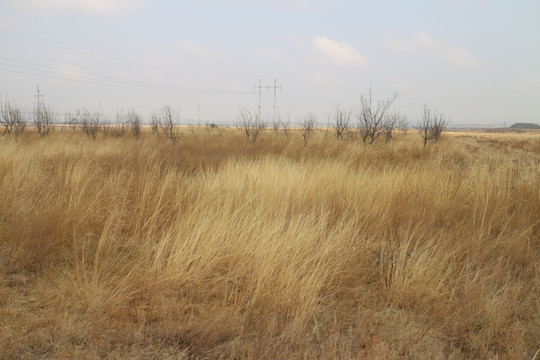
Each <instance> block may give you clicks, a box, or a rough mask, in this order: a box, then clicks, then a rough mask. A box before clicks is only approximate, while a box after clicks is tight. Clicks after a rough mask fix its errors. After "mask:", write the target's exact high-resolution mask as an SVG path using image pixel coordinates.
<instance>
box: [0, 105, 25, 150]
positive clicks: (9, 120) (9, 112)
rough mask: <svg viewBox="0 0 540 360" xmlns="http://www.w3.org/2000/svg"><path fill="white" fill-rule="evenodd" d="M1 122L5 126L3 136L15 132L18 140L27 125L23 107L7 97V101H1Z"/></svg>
mask: <svg viewBox="0 0 540 360" xmlns="http://www.w3.org/2000/svg"><path fill="white" fill-rule="evenodd" d="M0 124H1V125H2V127H4V131H3V133H2V138H3V137H4V135H6V134H8V135H9V134H11V133H12V132H13V134H14V136H15V141H16V142H17V141H18V139H19V137H20V136H21V135H22V133H23V132H24V128H25V127H26V119H25V117H24V115H23V112H22V111H21V109H20V108H19V107H18V106H17V105H15V103H10V102H8V101H7V99H6V101H5V102H3V103H2V102H0Z"/></svg>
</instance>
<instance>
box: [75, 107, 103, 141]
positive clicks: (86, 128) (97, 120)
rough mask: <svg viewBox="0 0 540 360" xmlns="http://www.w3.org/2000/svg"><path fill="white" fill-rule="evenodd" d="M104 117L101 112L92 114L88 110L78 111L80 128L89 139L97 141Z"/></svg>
mask: <svg viewBox="0 0 540 360" xmlns="http://www.w3.org/2000/svg"><path fill="white" fill-rule="evenodd" d="M102 117H103V116H102V115H101V113H100V112H99V111H95V112H91V111H89V110H86V109H81V110H77V118H78V123H79V126H80V127H81V130H82V132H83V133H85V134H86V136H87V137H88V138H89V139H92V140H96V137H97V134H98V133H99V130H100V128H101V123H102Z"/></svg>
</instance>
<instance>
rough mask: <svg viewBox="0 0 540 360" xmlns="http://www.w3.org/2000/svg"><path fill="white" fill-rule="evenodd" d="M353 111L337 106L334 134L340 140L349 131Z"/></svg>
mask: <svg viewBox="0 0 540 360" xmlns="http://www.w3.org/2000/svg"><path fill="white" fill-rule="evenodd" d="M351 115H352V112H351V111H350V110H343V109H341V107H340V106H339V105H337V106H336V112H335V114H334V124H333V126H334V135H335V136H336V139H338V140H340V139H342V138H343V135H345V134H346V133H347V132H349V126H350V121H351Z"/></svg>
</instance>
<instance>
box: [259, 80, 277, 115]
mask: <svg viewBox="0 0 540 360" xmlns="http://www.w3.org/2000/svg"><path fill="white" fill-rule="evenodd" d="M255 87H258V88H259V120H258V121H259V123H260V122H261V96H262V95H261V94H262V89H274V123H275V122H276V112H277V103H276V95H277V91H276V90H277V88H281V86H277V79H274V86H263V85H262V80H261V79H259V86H257V85H255Z"/></svg>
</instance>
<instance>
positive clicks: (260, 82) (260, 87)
mask: <svg viewBox="0 0 540 360" xmlns="http://www.w3.org/2000/svg"><path fill="white" fill-rule="evenodd" d="M261 89H262V80H261V79H259V118H258V119H257V121H258V122H259V123H260V122H261Z"/></svg>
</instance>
